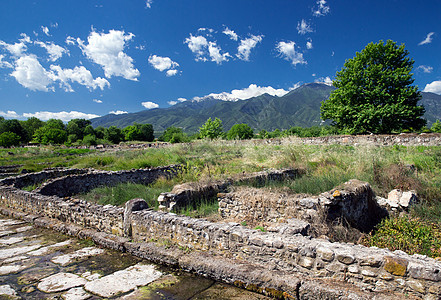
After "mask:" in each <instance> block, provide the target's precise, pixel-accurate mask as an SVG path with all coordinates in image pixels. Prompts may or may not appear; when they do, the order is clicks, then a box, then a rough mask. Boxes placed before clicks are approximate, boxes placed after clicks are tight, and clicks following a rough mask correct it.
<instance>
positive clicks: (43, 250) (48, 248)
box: [27, 240, 72, 256]
mask: <svg viewBox="0 0 441 300" xmlns="http://www.w3.org/2000/svg"><path fill="white" fill-rule="evenodd" d="M70 243H72V240H66V241H63V242H60V243H56V244H53V245H49V246H46V247H41V248H40V249H37V250H34V251H31V252H28V253H27V254H28V255H32V256H41V255H45V254H48V253H49V252H50V251H51V250H52V249H56V248H60V247H64V246H67V245H69V244H70Z"/></svg>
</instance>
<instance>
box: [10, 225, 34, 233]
mask: <svg viewBox="0 0 441 300" xmlns="http://www.w3.org/2000/svg"><path fill="white" fill-rule="evenodd" d="M32 228H34V227H32V226H23V227H19V228H17V229H15V232H17V233H20V232H25V231H28V230H31V229H32Z"/></svg>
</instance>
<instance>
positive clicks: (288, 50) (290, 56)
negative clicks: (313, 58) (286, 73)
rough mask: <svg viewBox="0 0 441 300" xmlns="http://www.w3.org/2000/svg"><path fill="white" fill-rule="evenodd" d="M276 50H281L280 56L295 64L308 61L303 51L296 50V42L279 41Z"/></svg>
mask: <svg viewBox="0 0 441 300" xmlns="http://www.w3.org/2000/svg"><path fill="white" fill-rule="evenodd" d="M276 50H277V51H278V52H279V55H280V57H282V58H283V59H285V60H287V61H290V62H291V64H293V65H294V66H296V65H298V64H306V63H307V62H306V61H305V60H304V59H303V53H301V52H298V51H297V50H296V43H294V42H292V41H289V42H279V43H278V44H277V45H276Z"/></svg>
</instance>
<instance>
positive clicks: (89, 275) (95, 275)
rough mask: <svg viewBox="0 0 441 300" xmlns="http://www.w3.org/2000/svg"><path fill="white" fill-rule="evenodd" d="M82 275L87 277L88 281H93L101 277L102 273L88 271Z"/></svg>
mask: <svg viewBox="0 0 441 300" xmlns="http://www.w3.org/2000/svg"><path fill="white" fill-rule="evenodd" d="M81 277H83V278H86V279H87V280H88V281H93V280H97V279H99V278H101V274H99V273H92V272H89V271H87V272H84V273H83V274H81Z"/></svg>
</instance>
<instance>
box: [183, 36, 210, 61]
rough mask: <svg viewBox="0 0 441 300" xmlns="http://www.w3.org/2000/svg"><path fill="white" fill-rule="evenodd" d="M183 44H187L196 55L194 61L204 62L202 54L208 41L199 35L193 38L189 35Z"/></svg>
mask: <svg viewBox="0 0 441 300" xmlns="http://www.w3.org/2000/svg"><path fill="white" fill-rule="evenodd" d="M184 43H185V44H187V45H188V48H189V49H190V50H191V52H193V53H194V54H195V55H196V60H204V58H203V56H204V52H205V49H206V48H207V47H208V41H207V39H206V38H205V37H203V36H201V35H198V36H193V35H192V34H191V33H190V37H188V38H186V39H185V41H184ZM205 60H206V59H205Z"/></svg>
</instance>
